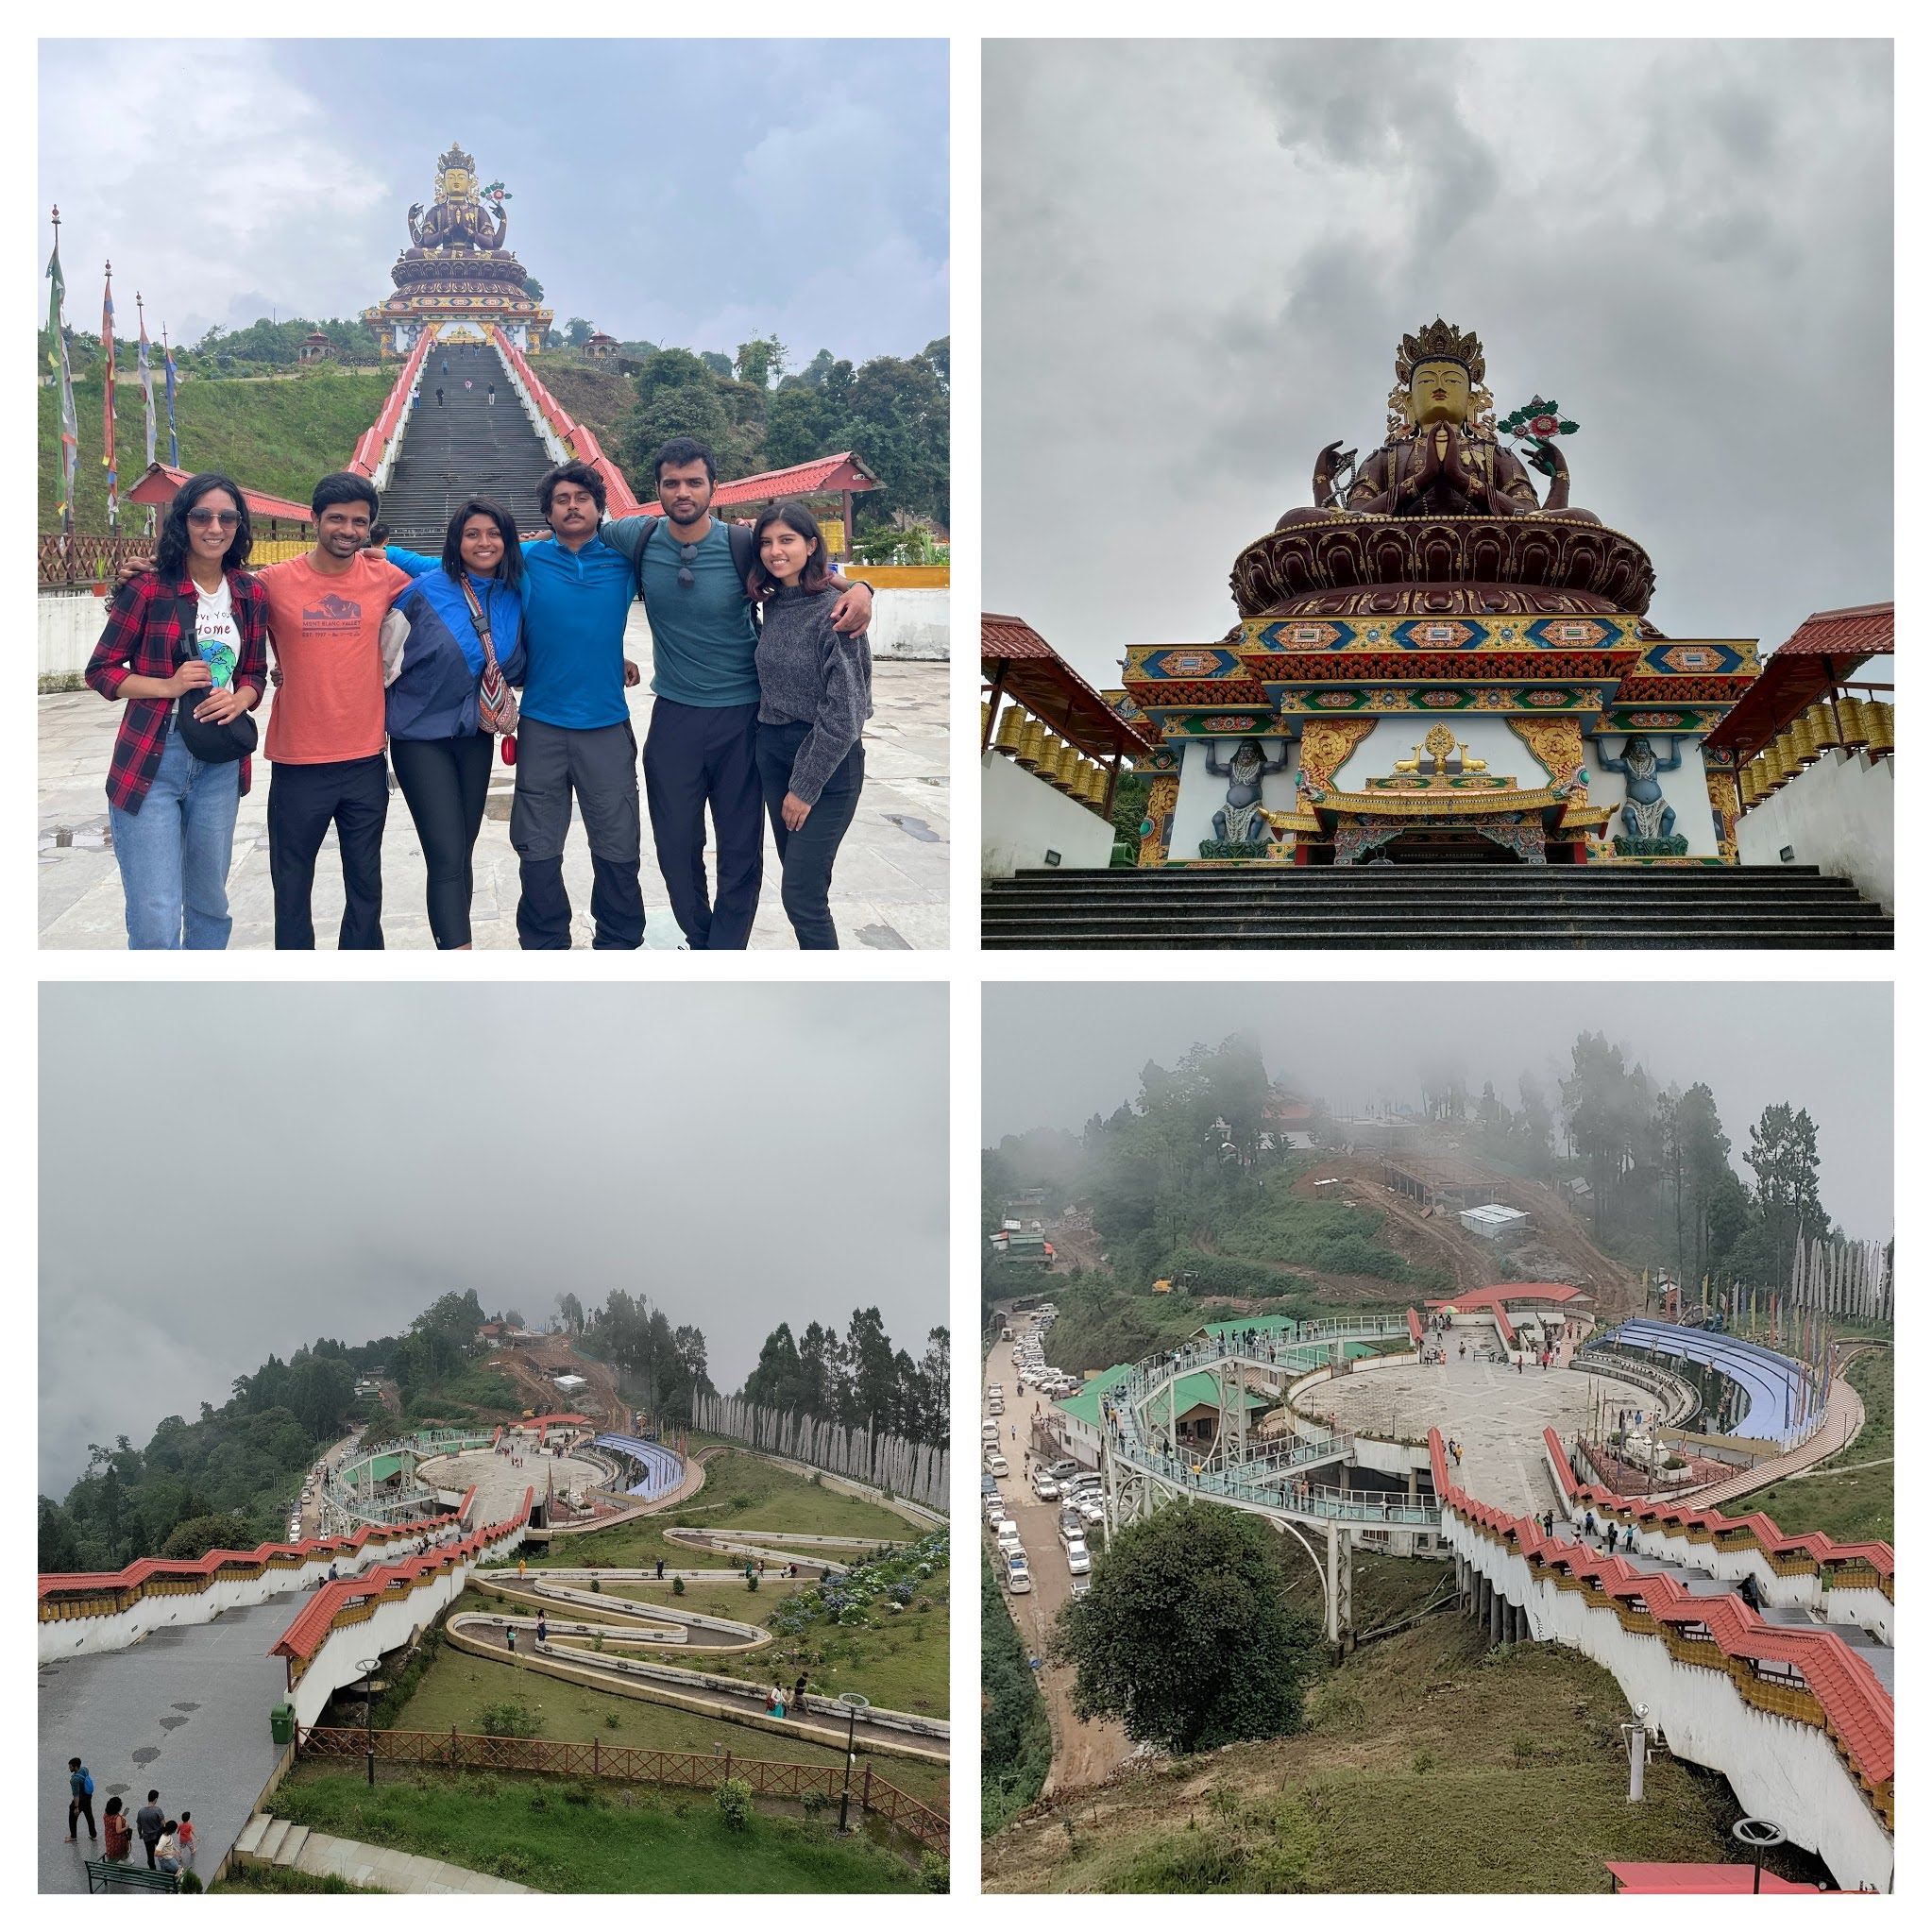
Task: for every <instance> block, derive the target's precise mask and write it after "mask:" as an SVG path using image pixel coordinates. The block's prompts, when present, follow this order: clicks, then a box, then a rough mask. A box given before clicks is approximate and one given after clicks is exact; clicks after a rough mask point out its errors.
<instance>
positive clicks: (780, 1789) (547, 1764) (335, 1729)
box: [296, 1724, 952, 1857]
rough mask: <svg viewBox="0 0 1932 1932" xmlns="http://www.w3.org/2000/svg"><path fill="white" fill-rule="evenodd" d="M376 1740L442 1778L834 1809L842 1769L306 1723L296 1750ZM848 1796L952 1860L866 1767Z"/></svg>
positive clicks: (320, 1750)
mask: <svg viewBox="0 0 1932 1932" xmlns="http://www.w3.org/2000/svg"><path fill="white" fill-rule="evenodd" d="M372 1738H373V1740H374V1743H375V1748H376V1758H377V1761H378V1762H379V1763H381V1764H414V1765H421V1766H424V1767H431V1766H433V1767H435V1768H436V1769H438V1770H442V1771H533V1772H536V1773H538V1774H540V1775H544V1776H549V1777H559V1778H586V1777H587V1778H612V1779H615V1780H617V1781H618V1782H619V1783H622V1784H629V1785H678V1786H684V1787H686V1788H691V1789H695V1790H700V1791H715V1790H716V1789H717V1788H719V1786H720V1785H721V1784H722V1783H723V1782H724V1780H725V1779H726V1778H742V1779H744V1780H745V1782H746V1783H747V1784H749V1785H750V1786H751V1788H752V1789H753V1790H754V1792H756V1793H758V1794H759V1795H760V1796H763V1797H769V1798H796V1799H803V1798H807V1797H811V1796H813V1795H814V1794H816V1795H817V1796H819V1797H821V1798H823V1799H825V1800H826V1801H827V1802H836V1801H837V1800H838V1797H839V1789H840V1787H841V1786H842V1784H843V1782H844V1777H845V1771H844V1767H843V1766H842V1765H834V1764H794V1763H788V1762H787V1761H785V1760H783V1759H775V1758H764V1757H737V1756H734V1755H733V1754H732V1753H730V1752H729V1751H727V1752H725V1753H723V1754H721V1755H719V1756H711V1755H707V1754H703V1753H700V1752H694V1751H647V1750H645V1749H644V1748H643V1747H642V1746H640V1745H636V1744H604V1743H602V1742H600V1741H599V1740H598V1739H596V1738H592V1739H591V1740H590V1742H589V1743H587V1744H579V1743H573V1742H568V1741H566V1740H562V1739H552V1738H549V1737H483V1736H481V1735H479V1734H477V1733H475V1732H469V1731H462V1732H459V1731H454V1730H451V1731H448V1732H444V1731H375V1732H365V1731H359V1730H357V1729H355V1728H354V1727H353V1726H352V1725H350V1726H329V1725H322V1724H306V1725H304V1726H303V1727H302V1728H301V1729H300V1730H299V1731H298V1732H297V1735H296V1749H297V1753H298V1754H301V1755H303V1756H306V1757H314V1758H342V1759H346V1760H352V1761H353V1762H355V1763H357V1764H361V1763H364V1762H365V1761H366V1760H367V1757H368V1753H369V1744H370V1741H371V1739H372ZM852 1795H853V1798H854V1799H855V1801H856V1803H857V1805H858V1806H859V1808H860V1809H861V1810H862V1811H869V1812H871V1813H872V1814H873V1817H874V1818H880V1819H883V1820H884V1821H885V1822H887V1823H888V1824H892V1825H896V1826H897V1827H898V1828H899V1829H900V1830H901V1831H903V1832H907V1833H909V1834H910V1835H911V1836H912V1837H913V1838H915V1839H918V1840H919V1842H920V1843H921V1844H922V1845H924V1846H925V1847H926V1848H927V1849H928V1850H930V1851H935V1852H938V1853H939V1854H940V1855H941V1856H942V1857H943V1856H949V1855H950V1846H951V1843H952V1833H951V1827H950V1826H949V1825H948V1823H947V1821H946V1819H945V1817H944V1815H943V1814H942V1813H941V1812H938V1811H935V1810H934V1809H933V1808H932V1806H931V1805H923V1804H921V1803H920V1801H919V1800H918V1799H917V1798H911V1797H908V1796H907V1794H906V1793H905V1792H904V1791H902V1790H900V1789H899V1788H898V1787H897V1786H895V1785H889V1784H888V1783H887V1782H886V1781H885V1779H884V1778H880V1777H874V1776H873V1768H872V1766H871V1765H870V1764H866V1765H862V1766H860V1767H858V1768H857V1769H856V1771H854V1773H853V1783H852Z"/></svg>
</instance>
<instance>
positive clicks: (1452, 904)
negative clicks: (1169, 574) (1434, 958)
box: [980, 865, 1892, 952]
mask: <svg viewBox="0 0 1932 1932" xmlns="http://www.w3.org/2000/svg"><path fill="white" fill-rule="evenodd" d="M980 907H981V909H980V934H981V943H982V944H983V945H984V946H985V947H986V948H987V949H988V950H989V951H1008V950H1014V949H1019V948H1025V947H1038V948H1041V949H1043V950H1081V949H1086V948H1093V947H1101V946H1120V947H1129V948H1137V949H1146V948H1161V947H1177V948H1194V947H1230V948H1236V947H1257V948H1261V947H1273V948H1280V949H1282V950H1295V949H1298V948H1304V947H1317V946H1320V947H1330V948H1344V947H1365V948H1393V947H1402V948H1411V947H1416V948H1420V947H1469V948H1478V949H1487V950H1498V951H1500V950H1506V949H1510V950H1513V949H1521V948H1530V947H1544V946H1547V947H1553V948H1558V949H1577V950H1584V949H1593V948H1597V947H1635V948H1644V949H1658V950H1664V949H1676V948H1681V947H1691V946H1748V947H1757V948H1764V949H1767V950H1783V949H1787V948H1789V949H1819V948H1834V947H1839V948H1844V949H1846V950H1850V951H1859V952H1878V951H1889V950H1890V947H1891V943H1892V923H1891V921H1890V919H1889V918H1887V917H1886V915H1885V913H1884V912H1883V911H1882V910H1881V908H1880V907H1877V906H1875V905H1873V903H1872V902H1871V901H1870V900H1868V899H1865V898H1863V897H1861V896H1860V895H1859V893H1858V890H1857V889H1856V887H1855V886H1854V885H1853V884H1852V883H1851V881H1850V880H1849V879H1842V878H1830V877H1826V876H1824V875H1822V874H1821V873H1820V872H1819V870H1818V868H1817V867H1816V866H1805V865H1773V866H1751V865H1746V866H1678V867H1671V866H1615V865H1596V866H1489V865H1460V866H1451V865H1432V866H1427V867H1420V866H1417V867H1411V866H1402V865H1393V866H1361V867H1348V868H1345V869H1339V870H1338V869H1336V868H1333V867H1326V866H1311V867H1295V868H1281V869H1279V870H1269V871H1265V872H1262V871H1254V870H1251V869H1247V868H1243V869H1240V870H1232V871H1227V872H1210V871H1198V870H1195V869H1194V868H1191V867H1173V868H1169V867H1149V868H1146V869H1144V870H1143V869H1138V868H1129V867H1118V868H1114V869H1110V870H1106V871H1095V872H1044V871H1028V872H1022V873H1019V874H1018V875H1017V876H1016V877H1014V878H1010V879H992V880H989V881H987V883H986V886H985V888H984V890H983V891H982V894H981V901H980Z"/></svg>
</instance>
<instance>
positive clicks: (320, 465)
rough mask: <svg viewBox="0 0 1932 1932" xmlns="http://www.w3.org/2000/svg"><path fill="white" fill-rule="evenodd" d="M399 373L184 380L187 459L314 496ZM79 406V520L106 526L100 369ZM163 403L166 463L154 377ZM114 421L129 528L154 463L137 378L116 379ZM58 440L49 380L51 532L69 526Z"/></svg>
mask: <svg viewBox="0 0 1932 1932" xmlns="http://www.w3.org/2000/svg"><path fill="white" fill-rule="evenodd" d="M395 380H396V378H395V375H394V373H393V372H392V373H390V374H388V375H378V374H374V373H370V374H366V375H352V374H350V373H348V372H347V371H345V370H339V369H317V370H314V371H312V372H307V373H304V374H303V375H300V376H292V377H288V378H285V379H276V380H266V381H186V382H182V383H181V384H179V385H178V388H177V389H176V392H175V421H176V428H177V433H178V437H179V441H180V446H181V467H182V468H183V469H187V470H196V469H223V470H227V471H228V472H229V475H231V476H232V477H234V479H235V480H236V481H237V482H238V483H246V485H247V486H248V488H250V489H255V490H263V491H266V492H267V493H268V494H269V495H271V496H277V497H288V498H291V499H293V500H295V501H296V502H298V503H306V502H307V501H308V500H309V492H310V491H311V490H313V489H314V487H315V483H316V480H317V478H319V477H324V476H327V475H328V474H329V472H330V470H332V469H340V468H341V467H342V466H343V465H344V464H346V463H347V461H348V459H349V457H350V456H351V455H353V454H354V453H355V447H356V443H357V441H358V440H359V439H360V437H361V436H362V433H363V432H364V430H366V429H367V428H368V427H369V425H370V424H371V423H372V422H374V421H375V419H376V413H377V411H378V410H380V409H381V407H382V403H383V400H384V399H385V398H387V396H388V394H389V391H390V388H391V386H392V385H393V383H394V382H395ZM74 408H75V414H76V415H77V416H78V418H79V420H80V469H79V475H78V478H77V480H76V490H75V498H76V514H75V518H74V523H75V528H76V530H82V531H87V532H90V533H93V534H99V533H102V532H105V531H106V529H107V527H108V515H107V487H106V479H105V477H104V475H103V473H102V470H101V383H100V379H99V377H98V376H90V377H86V378H81V377H76V379H75V384H74ZM155 409H156V414H157V415H158V416H159V418H160V423H159V433H158V434H157V437H156V452H157V454H158V455H159V456H160V458H161V461H162V462H163V463H165V462H166V461H167V454H168V432H167V415H166V406H165V404H164V402H163V400H162V398H161V381H160V378H159V377H157V378H156V381H155ZM114 429H115V436H116V440H117V443H118V445H119V448H118V450H117V454H118V456H119V458H120V465H119V467H120V477H121V491H122V496H123V528H124V529H125V528H127V517H126V496H127V491H128V490H129V489H130V488H132V487H133V485H134V483H135V482H136V481H137V479H138V478H139V477H140V475H141V473H142V471H143V470H144V468H145V467H146V459H145V456H144V451H143V437H142V416H141V390H140V388H139V386H138V385H137V384H133V383H128V382H119V383H116V384H115V386H114ZM59 448H60V399H59V392H58V391H56V390H53V389H49V388H47V387H46V386H45V385H44V384H42V388H41V391H40V447H39V452H38V454H39V462H40V528H41V530H42V532H49V531H56V530H58V529H59V527H60V525H59V500H60V498H59ZM136 515H137V516H138V515H139V513H138V512H137V513H136Z"/></svg>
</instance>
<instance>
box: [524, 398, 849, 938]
mask: <svg viewBox="0 0 1932 1932" xmlns="http://www.w3.org/2000/svg"><path fill="white" fill-rule="evenodd" d="M652 472H653V474H654V476H655V478H656V482H657V498H658V501H659V503H660V504H661V505H662V507H663V510H664V516H663V517H661V518H660V517H643V516H639V517H620V518H619V519H617V520H615V521H612V522H609V523H606V524H605V525H604V526H603V528H602V531H601V532H600V533H599V534H600V535H601V537H602V541H603V543H604V544H606V545H608V546H611V547H612V548H614V549H616V550H618V551H621V552H622V553H623V554H624V556H626V557H627V558H631V559H635V558H636V556H637V553H638V551H639V549H640V548H641V549H642V551H643V558H644V562H643V588H644V612H645V616H646V617H647V618H648V619H650V622H651V654H652V676H651V688H652V691H653V692H654V693H655V694H656V702H655V703H653V704H652V707H651V728H650V730H649V732H648V733H647V734H646V737H645V740H644V792H645V796H646V797H647V798H648V799H649V801H650V805H651V833H652V839H653V840H654V841H655V843H656V846H657V864H658V869H659V871H661V872H662V873H663V874H664V883H665V887H666V889H667V890H669V894H670V909H671V912H672V913H673V915H674V916H675V917H676V919H677V923H678V924H679V926H680V927H682V928H683V931H684V935H685V938H686V941H688V943H689V945H690V947H691V950H692V951H693V952H703V951H707V950H708V951H711V952H725V951H737V952H742V951H743V950H744V948H745V946H746V945H747V944H748V943H749V942H750V941H751V936H752V920H753V917H754V914H755V913H756V912H757V909H758V887H759V883H760V880H761V877H762V874H763V869H764V853H765V808H764V799H763V794H762V792H761V790H760V788H759V783H758V760H757V737H758V672H757V666H756V664H755V662H754V657H755V653H756V652H757V648H758V630H757V623H756V619H755V616H754V605H753V604H752V602H750V600H749V599H748V598H747V596H746V594H745V573H746V571H747V570H748V569H749V568H750V567H751V556H750V546H749V543H748V542H746V541H744V540H743V539H744V538H748V537H749V534H750V533H749V532H746V533H743V534H742V537H741V540H740V545H739V549H740V551H741V552H742V554H741V555H739V556H735V555H734V553H733V544H732V533H731V529H730V527H729V526H728V525H726V524H723V523H720V522H717V521H715V520H714V519H713V517H712V516H711V494H712V490H713V488H714V486H715V484H716V483H717V481H718V461H717V458H716V457H715V456H714V455H713V454H712V452H711V451H710V450H709V449H706V448H705V447H704V445H703V444H702V443H700V442H696V441H694V440H693V439H692V438H691V437H689V436H674V437H672V438H671V440H670V441H669V443H667V444H666V445H665V446H664V447H663V449H660V450H659V451H658V452H657V455H656V457H655V458H654V459H653V461H652ZM653 526H655V527H654V528H653ZM526 595H527V593H526ZM872 607H873V594H872V587H871V585H866V584H854V585H850V586H849V587H848V588H847V589H846V590H845V592H844V594H843V595H842V596H841V597H840V598H839V602H838V603H837V604H836V605H834V607H833V611H832V621H833V623H834V625H835V626H836V627H837V628H838V629H839V630H840V631H843V632H845V633H847V634H848V635H849V634H851V633H854V632H857V631H862V630H864V629H865V628H866V626H867V624H869V623H870V622H871V620H872ZM525 628H526V630H527V629H528V620H527V619H526V623H525ZM707 805H708V806H709V807H710V810H711V823H712V827H713V830H714V831H715V833H716V836H717V840H718V891H717V895H716V897H715V898H714V897H713V896H712V894H711V892H710V890H709V887H708V883H707V881H706V879H705V875H704V810H705V807H706V806H707Z"/></svg>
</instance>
